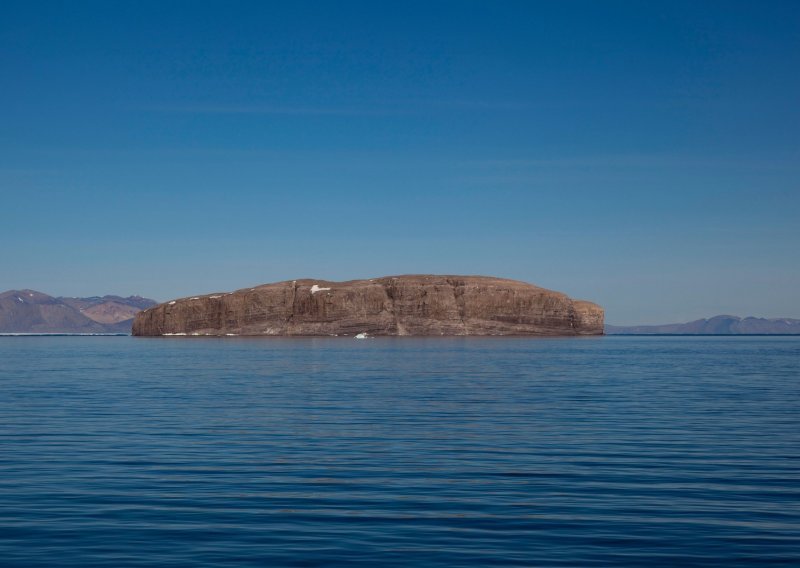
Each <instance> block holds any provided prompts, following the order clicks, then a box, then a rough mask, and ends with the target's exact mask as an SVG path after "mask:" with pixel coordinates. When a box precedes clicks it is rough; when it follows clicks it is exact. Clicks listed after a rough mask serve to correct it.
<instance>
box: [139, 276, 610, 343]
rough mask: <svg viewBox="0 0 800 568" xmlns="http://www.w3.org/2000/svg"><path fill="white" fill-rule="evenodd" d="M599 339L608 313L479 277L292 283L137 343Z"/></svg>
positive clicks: (162, 319) (183, 312)
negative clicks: (242, 338) (185, 338)
mask: <svg viewBox="0 0 800 568" xmlns="http://www.w3.org/2000/svg"><path fill="white" fill-rule="evenodd" d="M358 333H368V334H370V335H602V333H603V309H602V308H601V307H600V306H597V305H595V304H592V303H590V302H583V301H575V300H571V299H570V298H568V297H567V296H566V295H564V294H561V293H560V292H553V291H551V290H545V289H544V288H539V287H537V286H533V285H531V284H526V283H524V282H518V281H515V280H505V279H501V278H488V277H483V276H396V277H385V278H375V279H371V280H352V281H349V282H327V281H323V280H290V281H286V282H278V283H275V284H265V285H263V286H258V287H256V288H248V289H243V290H238V291H236V292H230V293H219V294H209V295H205V296H196V297H192V298H183V299H180V300H173V301H171V302H166V303H164V304H159V305H158V306H155V307H153V308H149V309H146V310H144V311H142V312H139V313H138V314H137V315H136V319H135V320H134V324H133V335H143V336H155V335H225V334H232V335H350V336H353V335H356V334H358Z"/></svg>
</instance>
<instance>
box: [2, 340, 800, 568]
mask: <svg viewBox="0 0 800 568" xmlns="http://www.w3.org/2000/svg"><path fill="white" fill-rule="evenodd" d="M798 563H800V337H624V336H613V337H595V338H569V339H567V338H564V339H532V338H377V339H369V340H361V341H358V340H354V339H348V338H296V339H295V338H268V339H267V338H265V339H261V338H214V339H211V338H208V339H206V338H169V339H166V338H164V339H153V338H133V337H3V338H0V565H1V566H4V567H6V566H81V567H85V566H335V565H348V566H351V565H362V566H400V565H403V566H405V565H414V566H491V565H503V566H645V565H646V566H719V565H725V566H764V565H769V564H783V565H797V564H798Z"/></svg>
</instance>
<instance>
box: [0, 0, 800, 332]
mask: <svg viewBox="0 0 800 568" xmlns="http://www.w3.org/2000/svg"><path fill="white" fill-rule="evenodd" d="M4 8H5V9H4V17H3V19H2V20H0V53H2V57H0V77H1V78H2V84H3V89H2V90H0V121H1V122H2V124H3V127H2V129H0V150H1V151H0V239H2V243H3V245H4V246H3V247H2V248H1V249H0V251H1V252H0V266H2V267H3V268H2V270H1V271H0V291H4V290H8V289H19V288H31V289H35V290H38V291H41V292H44V293H47V294H51V295H54V296H94V295H105V294H115V295H120V296H128V295H141V296H144V297H149V298H153V299H156V300H159V301H165V300H169V299H171V298H176V297H184V296H190V295H193V294H201V293H210V292H213V291H223V290H224V291H229V290H234V289H239V288H245V287H248V286H252V285H257V284H263V283H267V282H273V281H281V280H291V279H295V278H305V277H308V278H320V279H327V280H352V279H357V278H370V277H376V276H384V275H390V274H408V273H438V274H482V275H491V276H499V277H504V278H513V279H517V280H523V281H526V282H531V283H533V284H536V285H539V286H542V287H545V288H549V289H554V290H558V291H561V292H564V293H566V294H568V295H570V296H571V297H573V298H580V299H586V300H590V301H593V302H596V303H598V304H600V305H602V306H603V307H604V308H605V310H606V321H607V322H608V323H611V324H615V325H637V324H662V323H674V322H685V321H690V320H695V319H700V318H707V317H711V316H714V315H718V314H732V315H738V316H742V317H745V316H755V317H767V318H778V317H786V318H800V263H799V262H798V261H797V250H798V248H799V247H798V245H800V223H798V219H799V218H800V184H799V183H798V182H799V181H800V107H798V104H797V101H798V100H800V74H798V73H797V69H800V33H798V30H800V4H798V3H796V2H771V3H769V4H767V5H759V4H757V3H753V2H705V3H701V4H697V3H691V2H670V3H664V4H649V3H648V4H642V3H633V2H607V3H594V2H563V3H557V4H544V3H542V4H535V3H514V2H509V3H503V4H482V3H472V2H436V3H414V2H411V3H403V4H397V5H383V4H380V5H376V4H372V3H366V2H364V3H360V2H346V3H335V4H334V3H331V4H304V3H297V4H292V5H291V6H269V5H266V4H262V3H247V2H238V3H236V2H234V3H225V4H223V3H210V2H199V3H192V4H186V5H183V4H178V3H175V4H163V3H154V2H143V3H136V4H128V5H117V4H107V3H99V2H98V3H81V4H59V3H38V4H35V5H34V4H31V3H23V2H10V3H7V4H6V5H5V7H4Z"/></svg>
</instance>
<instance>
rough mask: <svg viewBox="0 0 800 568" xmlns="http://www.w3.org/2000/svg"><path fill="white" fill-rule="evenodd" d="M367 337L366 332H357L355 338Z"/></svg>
mask: <svg viewBox="0 0 800 568" xmlns="http://www.w3.org/2000/svg"><path fill="white" fill-rule="evenodd" d="M367 337H369V336H368V335H367V333H366V332H362V333H359V334H358V335H356V339H367Z"/></svg>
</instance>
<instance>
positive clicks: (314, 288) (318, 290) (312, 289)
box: [311, 284, 330, 294]
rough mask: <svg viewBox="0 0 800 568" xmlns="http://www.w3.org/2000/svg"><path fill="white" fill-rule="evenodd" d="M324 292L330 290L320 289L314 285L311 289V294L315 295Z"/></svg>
mask: <svg viewBox="0 0 800 568" xmlns="http://www.w3.org/2000/svg"><path fill="white" fill-rule="evenodd" d="M325 290H330V288H320V287H319V286H317V285H316V284H314V285H313V286H312V287H311V293H312V294H316V293H317V292H324V291H325Z"/></svg>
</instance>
